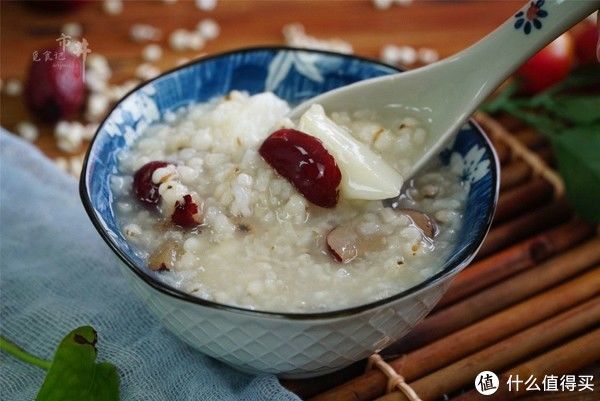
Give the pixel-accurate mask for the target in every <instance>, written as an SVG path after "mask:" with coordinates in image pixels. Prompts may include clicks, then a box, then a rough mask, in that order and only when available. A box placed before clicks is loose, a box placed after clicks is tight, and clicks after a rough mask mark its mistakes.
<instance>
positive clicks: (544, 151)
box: [536, 146, 554, 166]
mask: <svg viewBox="0 0 600 401" xmlns="http://www.w3.org/2000/svg"><path fill="white" fill-rule="evenodd" d="M536 153H537V155H538V156H539V157H540V158H541V159H542V160H543V161H544V162H545V163H546V164H547V165H549V166H553V165H554V153H553V152H552V148H551V147H550V146H546V147H545V148H541V149H538V150H536Z"/></svg>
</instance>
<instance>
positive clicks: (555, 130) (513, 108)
mask: <svg viewBox="0 0 600 401" xmlns="http://www.w3.org/2000/svg"><path fill="white" fill-rule="evenodd" d="M504 111H506V112H507V113H508V114H511V115H513V116H514V117H517V118H518V119H519V120H521V121H523V122H524V123H526V124H527V125H530V126H532V127H534V128H536V129H537V130H538V131H539V132H540V133H542V134H544V135H546V136H547V137H553V136H556V135H558V134H559V133H560V132H562V131H563V130H564V127H563V126H562V124H560V122H558V121H556V119H553V118H550V117H549V116H548V115H546V114H542V113H538V112H535V111H530V110H527V109H523V108H520V107H518V106H517V105H508V106H507V107H506V109H505V110H504Z"/></svg>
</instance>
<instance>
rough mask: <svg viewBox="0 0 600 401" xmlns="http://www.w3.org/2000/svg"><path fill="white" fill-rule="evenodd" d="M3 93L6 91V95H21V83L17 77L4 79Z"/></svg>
mask: <svg viewBox="0 0 600 401" xmlns="http://www.w3.org/2000/svg"><path fill="white" fill-rule="evenodd" d="M4 93H6V95H7V96H13V97H16V96H21V93H23V84H22V83H21V81H19V80H18V79H16V78H11V79H9V80H8V81H6V84H5V86H4Z"/></svg>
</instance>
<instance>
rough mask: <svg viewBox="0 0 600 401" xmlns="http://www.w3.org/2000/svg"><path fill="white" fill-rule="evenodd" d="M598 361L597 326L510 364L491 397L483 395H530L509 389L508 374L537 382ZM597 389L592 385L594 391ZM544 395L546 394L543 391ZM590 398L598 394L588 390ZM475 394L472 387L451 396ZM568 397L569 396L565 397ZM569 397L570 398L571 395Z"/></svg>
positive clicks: (496, 399) (500, 399) (497, 399)
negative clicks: (535, 379) (585, 332)
mask: <svg viewBox="0 0 600 401" xmlns="http://www.w3.org/2000/svg"><path fill="white" fill-rule="evenodd" d="M598 360H600V329H596V330H594V331H591V332H589V333H587V334H584V335H581V336H580V337H578V338H576V339H574V340H572V341H570V342H568V343H566V344H564V345H561V346H560V347H557V348H554V349H553V350H551V351H548V352H546V353H544V354H542V355H540V356H538V357H536V358H534V359H531V360H529V361H527V362H525V363H522V364H520V365H518V366H515V367H513V368H512V369H510V370H509V371H507V372H505V373H503V374H501V375H500V377H499V379H500V388H499V389H498V391H497V392H496V393H494V394H493V395H491V396H486V398H485V399H486V400H490V401H508V400H513V399H515V398H517V397H520V396H524V395H527V394H529V395H531V392H526V391H523V387H520V388H519V390H520V391H518V392H517V391H508V386H507V384H506V383H507V382H508V380H509V377H511V375H512V377H515V376H519V378H522V379H523V380H525V379H527V378H528V377H529V376H530V375H531V376H533V377H537V378H538V383H539V381H540V380H542V378H543V377H544V375H550V374H552V375H563V374H566V373H573V372H577V371H579V370H580V369H582V368H584V367H586V366H589V365H591V364H593V363H597V362H598ZM596 391H598V389H597V388H594V392H596ZM542 394H547V393H542ZM591 394H592V396H591V397H590V398H589V399H590V400H597V399H598V398H597V396H595V395H594V393H591ZM477 395H478V393H477V392H475V390H471V391H469V392H467V393H465V394H463V395H461V396H459V397H456V398H453V401H469V400H473V399H474V398H476V397H477ZM565 399H568V398H565ZM571 399H572V398H571Z"/></svg>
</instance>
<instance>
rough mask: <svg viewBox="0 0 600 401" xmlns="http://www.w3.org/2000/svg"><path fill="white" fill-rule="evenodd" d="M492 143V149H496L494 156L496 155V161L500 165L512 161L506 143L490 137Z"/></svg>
mask: <svg viewBox="0 0 600 401" xmlns="http://www.w3.org/2000/svg"><path fill="white" fill-rule="evenodd" d="M491 141H492V145H493V146H494V150H495V151H496V156H498V161H499V162H500V165H502V166H504V165H505V164H508V163H510V162H511V161H512V155H511V152H510V148H509V147H508V145H507V144H505V143H504V142H500V141H495V140H493V139H491Z"/></svg>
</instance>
